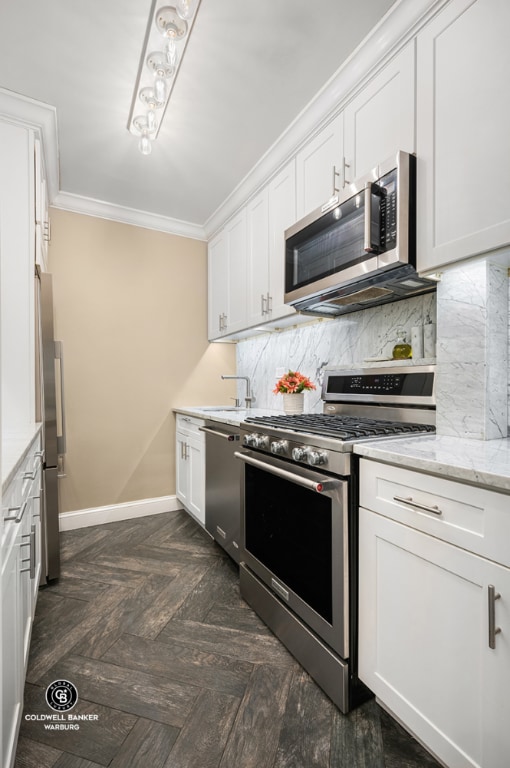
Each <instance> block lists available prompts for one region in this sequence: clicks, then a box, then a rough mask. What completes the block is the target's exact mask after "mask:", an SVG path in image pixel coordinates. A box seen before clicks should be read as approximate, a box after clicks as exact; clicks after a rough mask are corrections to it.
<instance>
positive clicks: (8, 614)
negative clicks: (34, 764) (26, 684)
mask: <svg viewBox="0 0 510 768" xmlns="http://www.w3.org/2000/svg"><path fill="white" fill-rule="evenodd" d="M19 570H20V549H19V539H18V536H17V531H16V530H15V529H14V527H13V526H12V525H9V524H7V523H6V524H5V529H4V537H3V542H2V560H1V581H0V587H1V591H2V595H1V596H2V606H1V609H2V619H1V624H0V628H1V643H0V653H1V664H2V668H1V681H2V689H1V699H2V726H1V738H0V744H1V755H0V758H1V759H0V762H1V764H2V766H5V768H10V767H11V766H12V765H13V763H14V754H15V751H16V741H17V735H18V727H19V723H20V719H21V710H22V697H23V689H22V686H23V671H22V664H23V661H22V638H21V618H20V599H19V598H20V596H19V583H20V574H19Z"/></svg>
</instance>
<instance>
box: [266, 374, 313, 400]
mask: <svg viewBox="0 0 510 768" xmlns="http://www.w3.org/2000/svg"><path fill="white" fill-rule="evenodd" d="M304 389H315V384H313V383H312V382H311V381H310V379H309V378H308V376H303V374H302V373H299V371H289V372H288V373H286V374H285V376H282V377H281V379H279V380H278V381H277V382H276V386H275V388H274V389H273V392H274V394H275V395H277V394H278V393H279V392H281V393H283V394H288V395H295V394H298V393H299V392H302V391H303V390H304Z"/></svg>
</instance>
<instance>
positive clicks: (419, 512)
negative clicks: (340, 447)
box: [360, 459, 510, 566]
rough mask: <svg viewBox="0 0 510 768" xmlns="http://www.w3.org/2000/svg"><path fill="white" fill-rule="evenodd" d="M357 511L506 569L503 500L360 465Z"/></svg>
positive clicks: (507, 503)
mask: <svg viewBox="0 0 510 768" xmlns="http://www.w3.org/2000/svg"><path fill="white" fill-rule="evenodd" d="M360 505H361V506H362V507H365V509H369V510H372V511H373V512H378V513H379V514H381V515H384V516H385V517H389V518H392V519H393V520H397V521H398V522H401V523H403V524H404V525H408V526H410V527H412V528H416V529H417V530H420V531H423V532H424V533H428V534H430V535H431V536H435V537H436V538H439V539H442V540H443V541H447V542H450V543H451V544H455V545H456V546H459V547H462V548H463V549H466V550H468V551H469V552H474V553H475V554H478V555H482V556H483V557H487V558H489V559H490V560H493V561H494V562H497V563H501V564H502V565H506V566H510V551H509V549H508V541H509V540H510V497H509V496H507V495H506V494H503V493H498V492H496V491H489V490H486V489H485V488H476V487H474V486H471V485H466V484H464V483H459V482H456V481H453V480H446V479H444V478H441V477H434V476H432V475H426V474H422V473H421V472H414V471H412V470H408V469H403V468H401V467H394V466H391V465H388V464H382V463H379V462H377V461H371V460H369V459H362V460H361V462H360Z"/></svg>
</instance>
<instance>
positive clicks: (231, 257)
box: [225, 208, 247, 333]
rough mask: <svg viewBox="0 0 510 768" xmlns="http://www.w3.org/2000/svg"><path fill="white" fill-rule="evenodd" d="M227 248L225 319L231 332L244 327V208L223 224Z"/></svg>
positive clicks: (245, 248) (245, 236) (245, 244)
mask: <svg viewBox="0 0 510 768" xmlns="http://www.w3.org/2000/svg"><path fill="white" fill-rule="evenodd" d="M225 237H226V248H227V262H228V264H227V274H226V275H225V278H226V280H227V298H228V308H227V320H226V332H227V333H232V332H234V331H238V330H241V329H243V328H245V327H246V324H247V320H246V318H247V311H246V295H247V275H246V251H247V235H246V208H242V209H241V210H240V211H239V213H238V214H237V215H236V216H234V218H233V219H231V220H230V221H229V222H227V224H226V225H225Z"/></svg>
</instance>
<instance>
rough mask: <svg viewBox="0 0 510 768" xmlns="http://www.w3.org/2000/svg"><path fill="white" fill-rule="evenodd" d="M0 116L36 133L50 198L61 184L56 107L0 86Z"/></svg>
mask: <svg viewBox="0 0 510 768" xmlns="http://www.w3.org/2000/svg"><path fill="white" fill-rule="evenodd" d="M0 115H1V117H2V120H12V122H15V123H18V124H20V123H21V124H25V125H26V126H27V128H32V129H34V130H36V131H38V132H39V135H40V137H41V140H42V141H41V144H42V150H43V154H44V167H45V171H46V183H47V188H48V195H49V199H50V200H52V199H53V198H54V197H55V195H56V194H57V193H58V190H59V187H60V174H59V160H58V158H59V152H58V132H57V110H56V108H55V107H52V106H51V105H50V104H44V102H42V101H36V100H35V99H30V98H29V97H28V96H23V95H21V94H19V93H14V91H8V90H7V89H6V88H0Z"/></svg>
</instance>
